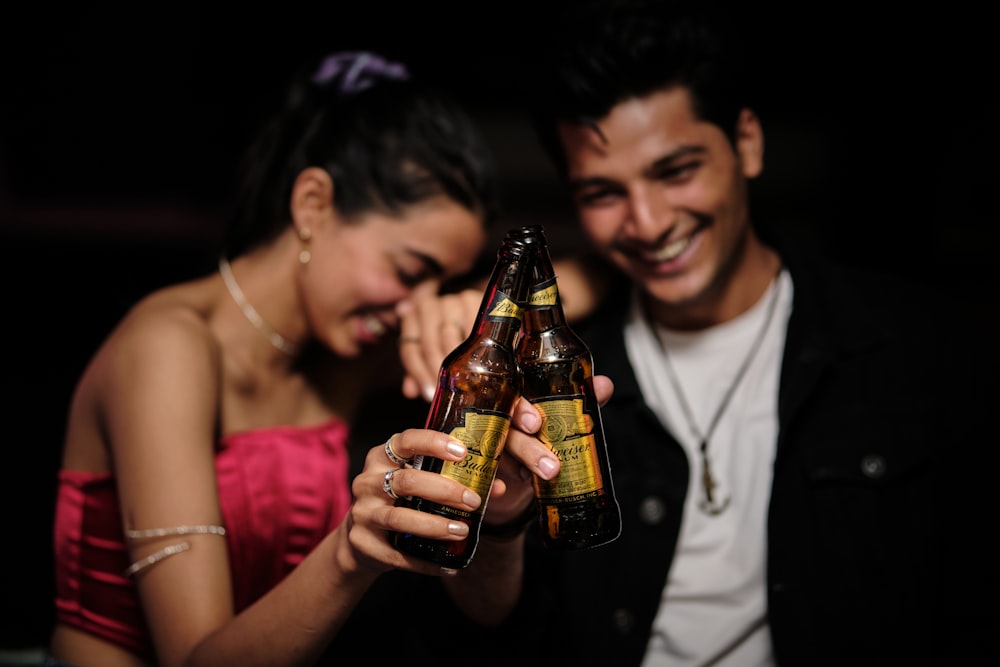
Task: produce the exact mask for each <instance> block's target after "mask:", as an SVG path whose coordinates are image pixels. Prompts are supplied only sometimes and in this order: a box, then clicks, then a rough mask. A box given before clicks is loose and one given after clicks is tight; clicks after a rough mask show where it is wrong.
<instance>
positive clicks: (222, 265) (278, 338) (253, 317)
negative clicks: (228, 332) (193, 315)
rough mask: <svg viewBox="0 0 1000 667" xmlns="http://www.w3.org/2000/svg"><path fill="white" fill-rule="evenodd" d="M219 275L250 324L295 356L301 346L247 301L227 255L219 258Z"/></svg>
mask: <svg viewBox="0 0 1000 667" xmlns="http://www.w3.org/2000/svg"><path fill="white" fill-rule="evenodd" d="M219 275H220V276H222V282H224V283H225V284H226V289H227V290H229V296H231V297H233V301H235V302H236V305H237V306H239V307H240V310H241V311H243V315H244V316H245V317H246V318H247V320H248V321H249V322H250V324H252V325H253V326H254V328H255V329H256V330H257V331H259V332H261V333H262V334H264V337H265V338H267V340H268V341H269V342H270V343H271V345H273V346H274V347H276V348H278V349H279V350H281V351H282V352H284V353H285V354H287V355H289V356H294V355H295V353H296V352H298V351H299V346H298V345H296V344H295V343H293V342H292V341H290V340H288V339H287V338H285V337H284V336H282V335H281V334H279V333H278V332H277V331H275V330H274V329H272V328H271V326H270V325H269V324H268V323H267V322H265V321H264V318H263V317H261V316H260V313H258V312H257V310H256V309H255V308H254V307H253V306H251V305H250V302H249V301H247V298H246V296H244V294H243V290H241V289H240V286H239V285H238V284H237V283H236V278H235V276H233V268H232V267H231V266H230V265H229V261H228V260H227V259H226V258H225V257H222V258H220V259H219Z"/></svg>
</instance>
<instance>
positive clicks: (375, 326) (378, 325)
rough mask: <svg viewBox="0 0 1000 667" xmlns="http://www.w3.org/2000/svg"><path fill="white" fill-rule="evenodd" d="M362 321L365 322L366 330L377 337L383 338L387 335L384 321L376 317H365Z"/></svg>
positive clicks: (369, 315)
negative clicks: (383, 335)
mask: <svg viewBox="0 0 1000 667" xmlns="http://www.w3.org/2000/svg"><path fill="white" fill-rule="evenodd" d="M362 321H363V322H364V325H365V328H366V329H368V331H369V332H371V333H372V334H374V335H375V336H381V335H382V334H383V333H385V326H384V325H383V324H382V321H381V320H380V319H379V318H377V317H375V316H374V315H371V314H368V315H365V316H364V317H363V318H362Z"/></svg>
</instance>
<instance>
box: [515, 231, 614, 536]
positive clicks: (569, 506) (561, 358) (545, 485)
mask: <svg viewBox="0 0 1000 667" xmlns="http://www.w3.org/2000/svg"><path fill="white" fill-rule="evenodd" d="M522 230H523V232H522V233H523V235H524V236H525V237H528V236H532V237H536V238H537V242H535V243H533V244H532V245H533V246H534V248H535V261H534V268H533V271H532V287H531V290H530V293H529V296H528V301H527V303H526V304H525V311H524V325H523V330H522V336H521V340H520V342H519V343H518V347H517V357H518V364H519V365H520V368H521V374H522V377H523V382H524V387H523V389H522V395H523V396H524V398H526V399H528V400H530V401H531V403H532V404H533V405H534V406H535V407H536V408H537V409H538V411H539V412H540V413H541V415H542V426H541V428H540V429H539V438H540V439H541V440H542V441H543V442H544V443H545V444H546V445H547V446H548V447H550V448H551V449H552V451H553V453H555V455H556V456H558V457H559V460H560V461H561V462H562V467H561V469H560V471H559V474H558V475H557V476H556V477H555V478H553V479H551V480H544V479H541V478H539V477H537V476H536V477H535V479H534V486H535V496H536V498H537V499H538V513H539V514H538V521H539V525H540V527H541V533H542V541H543V543H544V544H545V545H546V546H547V547H551V548H554V549H562V550H570V549H586V548H589V547H596V546H598V545H601V544H606V543H608V542H611V541H613V540H615V539H616V538H617V537H618V535H619V534H620V533H621V514H620V510H619V507H618V500H617V498H616V497H615V491H614V485H613V482H612V479H611V468H610V464H609V461H608V451H607V445H606V443H605V440H604V427H603V424H602V422H601V413H600V406H599V405H598V403H597V398H596V396H595V394H594V359H593V356H592V354H591V351H590V349H589V348H588V347H587V345H586V344H585V343H584V342H583V340H582V339H581V338H580V337H579V336H577V334H576V333H574V332H573V330H572V329H571V328H570V327H569V325H567V323H566V316H565V315H564V313H563V308H562V303H561V302H560V300H559V289H558V287H557V286H556V277H555V273H554V271H553V268H552V260H551V258H550V257H549V252H548V247H547V243H546V239H545V233H544V230H543V229H542V227H541V226H539V225H536V226H533V227H527V228H522Z"/></svg>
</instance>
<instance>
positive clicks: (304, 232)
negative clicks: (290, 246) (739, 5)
mask: <svg viewBox="0 0 1000 667" xmlns="http://www.w3.org/2000/svg"><path fill="white" fill-rule="evenodd" d="M299 240H300V241H302V250H300V251H299V264H301V265H302V266H305V265H306V264H308V263H309V260H310V259H312V253H311V252H309V241H311V240H312V232H310V231H309V230H308V229H300V230H299Z"/></svg>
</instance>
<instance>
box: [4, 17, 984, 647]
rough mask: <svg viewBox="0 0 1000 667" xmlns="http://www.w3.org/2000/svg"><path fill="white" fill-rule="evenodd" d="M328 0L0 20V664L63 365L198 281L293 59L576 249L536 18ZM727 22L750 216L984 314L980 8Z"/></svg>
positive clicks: (55, 437) (45, 489) (51, 447)
mask: <svg viewBox="0 0 1000 667" xmlns="http://www.w3.org/2000/svg"><path fill="white" fill-rule="evenodd" d="M343 4H344V3H326V4H325V5H324V7H325V8H324V9H323V10H317V9H316V8H308V7H306V6H304V5H303V6H296V5H295V4H290V3H282V4H280V5H278V4H268V3H262V4H259V5H258V7H257V8H256V9H250V8H249V7H250V5H245V6H242V7H240V8H239V10H238V11H237V10H233V11H232V12H224V11H222V10H220V9H213V10H206V9H204V8H197V7H194V6H188V5H187V4H186V3H182V2H181V3H169V4H167V3H158V4H155V5H152V6H143V7H142V8H141V9H137V8H136V7H134V6H133V7H131V8H129V9H127V10H124V11H123V10H122V9H121V8H112V7H110V6H108V7H101V6H98V7H96V8H95V7H89V8H83V7H78V6H69V7H67V8H63V9H59V10H58V11H57V10H56V9H55V7H54V6H53V7H49V6H42V7H41V8H35V9H29V8H19V9H14V10H12V9H9V8H7V9H5V10H4V15H3V17H2V18H0V23H2V25H3V32H4V39H3V42H2V43H0V267H2V269H0V278H2V281H3V282H2V285H3V303H4V308H3V309H2V312H3V322H4V324H3V326H2V330H3V342H4V346H3V349H4V350H5V354H4V359H5V363H4V364H3V367H2V368H3V371H2V373H0V383H2V389H3V394H2V396H3V398H2V405H3V406H4V411H3V415H4V422H5V424H4V427H5V428H4V432H5V433H6V435H5V437H4V438H3V459H2V460H3V461H4V464H3V470H4V471H5V475H4V477H5V484H4V485H3V488H4V491H3V496H2V497H0V507H2V508H3V509H2V512H3V520H2V523H0V525H2V526H3V528H4V531H3V532H4V537H3V546H2V547H0V553H2V554H3V555H2V565H0V572H2V575H0V576H2V577H3V580H2V581H0V650H2V649H4V648H20V647H32V646H39V645H42V644H44V643H45V641H46V637H47V633H48V628H49V624H50V623H51V609H50V607H51V596H52V590H51V581H50V573H51V553H50V549H51V546H50V534H51V513H52V497H53V493H54V474H55V470H56V467H57V465H58V458H59V451H60V446H61V438H62V430H63V428H64V425H65V411H66V406H67V405H68V402H69V397H70V393H71V391H72V387H73V384H74V382H75V380H76V377H77V376H78V375H79V374H80V372H81V371H82V369H83V366H84V364H85V363H86V361H87V359H88V358H89V356H90V354H91V353H92V352H93V350H94V349H95V348H96V346H97V345H98V343H99V342H100V340H101V339H102V338H103V337H104V335H105V334H106V333H107V332H108V331H109V329H110V328H111V326H113V324H114V323H115V322H116V321H117V319H118V318H119V317H120V316H121V315H122V314H123V313H124V311H125V309H127V308H128V306H129V305H130V304H131V303H132V302H133V301H135V300H136V299H137V298H138V297H139V296H141V295H142V294H144V293H146V292H148V291H149V290H151V289H153V288H155V287H158V286H160V285H163V284H166V283H168V282H173V281H175V280H180V279H184V278H189V277H194V276H196V275H200V274H203V273H207V272H209V271H211V270H213V267H214V260H215V257H216V245H215V243H216V241H217V239H218V236H219V233H220V231H221V226H222V224H223V222H224V219H225V215H226V211H227V206H228V204H229V202H230V196H231V192H232V187H233V184H234V183H233V178H234V173H235V168H236V161H237V159H238V156H239V151H240V150H241V148H242V146H243V145H244V144H245V143H246V141H247V140H248V139H249V137H250V132H251V130H252V128H253V127H254V125H255V123H256V122H257V121H258V120H259V119H260V118H261V117H262V116H263V115H264V114H266V113H267V112H269V111H270V110H272V109H273V108H274V106H275V105H276V104H277V103H278V99H277V95H278V93H279V92H280V91H281V90H282V88H283V86H284V84H285V82H286V81H287V78H288V76H289V75H290V73H291V71H292V68H293V67H294V66H295V65H297V64H298V63H299V62H300V61H301V59H302V58H303V57H305V56H318V55H320V54H323V53H326V52H329V51H334V50H344V49H352V48H370V49H376V50H382V51H383V52H385V53H386V54H387V55H391V56H395V57H399V58H403V59H405V60H407V61H409V62H410V63H412V65H413V69H414V70H415V71H416V73H418V74H420V75H426V76H432V77H437V78H440V79H441V80H442V81H443V82H446V83H448V84H449V85H452V86H453V87H454V89H455V90H456V91H457V92H459V93H460V94H461V95H462V96H464V98H465V99H466V101H467V103H468V104H469V107H470V109H471V110H472V111H473V112H474V114H475V115H476V116H477V118H478V120H480V121H481V123H482V124H483V127H484V129H485V130H486V131H487V133H488V136H489V138H490V140H491V142H492V143H493V145H494V148H495V150H496V152H497V157H498V160H499V163H500V168H501V173H502V176H503V178H504V193H503V194H504V201H505V214H504V223H505V224H503V225H501V227H502V228H506V227H507V226H513V225H519V224H525V223H531V222H540V223H542V224H544V225H545V226H546V228H547V230H548V232H549V236H550V239H551V240H552V242H553V245H554V247H555V249H556V251H557V252H563V251H565V252H572V251H575V250H577V249H579V247H580V246H579V243H580V240H579V239H580V237H579V235H578V234H576V233H574V231H573V229H574V228H573V222H572V218H571V216H570V213H569V211H568V209H567V208H566V206H565V204H564V202H563V200H562V198H561V196H560V194H559V191H558V187H557V183H556V180H555V177H554V172H553V171H552V169H551V167H550V165H549V164H548V163H547V162H546V161H545V158H544V157H543V156H542V154H541V153H540V152H539V150H538V149H537V147H536V146H535V144H534V139H533V136H532V134H531V131H530V129H529V128H528V126H527V124H526V121H525V119H524V117H523V115H522V114H521V112H520V111H519V104H520V102H521V101H522V100H521V99H520V98H519V95H520V94H521V93H520V88H519V84H520V82H521V80H522V76H523V72H524V69H523V68H526V67H530V66H531V58H532V56H531V49H532V45H533V44H536V43H538V40H544V39H545V35H546V34H547V32H546V31H547V30H550V29H551V26H550V25H549V19H550V18H551V12H549V11H547V10H546V9H545V8H546V7H549V5H547V4H546V3H544V2H542V1H541V0H539V1H537V2H533V3H529V2H525V1H524V0H518V1H509V2H504V3H471V2H470V3H453V2H446V3H429V2H428V3H422V4H420V3H407V4H404V5H401V6H396V5H395V4H394V3H389V2H384V1H380V2H369V3H368V4H366V5H365V6H364V8H359V7H349V8H348V7H343V6H341V5H343ZM352 4H353V3H352ZM966 5H968V6H966ZM745 11H746V13H747V17H746V26H747V29H748V30H749V31H750V32H751V34H752V35H755V36H756V37H755V41H756V46H757V48H758V49H759V51H758V61H757V62H758V65H759V68H758V70H757V71H758V74H759V75H760V78H761V85H762V86H763V91H764V93H765V94H764V95H763V99H764V102H763V103H762V104H761V106H760V107H759V109H758V111H759V112H760V115H761V117H762V120H763V122H764V127H765V133H766V139H767V151H766V155H767V159H766V169H765V172H764V175H763V176H762V177H761V178H760V179H759V180H758V181H757V182H756V183H755V184H754V190H753V197H754V211H755V216H756V217H758V218H765V217H766V218H768V219H769V220H771V221H772V223H774V224H776V225H777V226H778V227H780V228H781V229H783V230H785V231H786V232H787V233H790V234H794V235H796V236H798V237H799V238H800V239H801V240H803V241H805V242H807V243H809V244H811V245H813V246H814V247H815V248H817V249H818V250H820V251H821V252H824V253H826V254H829V255H831V256H836V257H838V258H841V259H843V260H845V261H848V262H851V263H858V264H865V265H871V266H877V267H885V268H889V269H893V270H899V271H902V272H904V273H908V274H910V275H913V276H914V277H919V278H920V279H930V280H932V281H941V282H942V283H945V284H947V285H949V286H950V287H951V289H952V290H953V293H954V294H955V295H956V297H957V298H960V299H961V300H962V302H963V303H966V304H969V306H968V307H970V308H973V309H975V310H976V313H977V314H981V315H982V317H983V318H984V319H987V318H988V319H989V320H990V321H995V318H996V308H995V304H996V299H995V297H994V296H993V293H992V289H993V278H992V273H993V262H992V261H991V257H992V254H993V252H994V248H995V247H996V245H997V241H998V234H997V216H996V212H995V200H996V193H997V178H998V176H1000V171H998V169H997V167H996V159H997V155H998V154H1000V152H998V148H1000V142H998V129H997V122H996V120H995V119H996V118H998V117H1000V116H998V111H1000V109H998V104H997V103H996V102H995V101H993V100H992V98H993V96H994V95H993V90H992V88H993V87H994V86H995V84H996V73H995V69H996V62H997V54H996V48H995V46H994V42H993V37H992V35H990V34H988V32H987V30H988V29H989V26H991V25H992V22H991V19H990V17H988V16H987V15H986V14H985V10H982V11H979V10H973V9H972V3H957V4H956V3H931V4H930V5H929V6H928V9H927V11H926V12H913V11H908V12H906V13H893V12H890V10H887V9H886V10H883V9H878V10H872V9H871V7H870V6H869V5H861V4H860V3H859V4H858V5H857V6H851V4H850V3H848V4H844V3H821V4H817V5H815V6H812V7H810V8H809V9H791V10H789V9H785V10H783V11H780V12H779V11H777V10H770V9H767V8H764V9H760V10H759V12H758V13H756V14H751V13H750V11H749V10H745ZM873 12H874V13H873ZM947 307H948V304H940V303H929V304H928V316H929V317H941V316H946V315H944V313H945V311H946V310H947Z"/></svg>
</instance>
